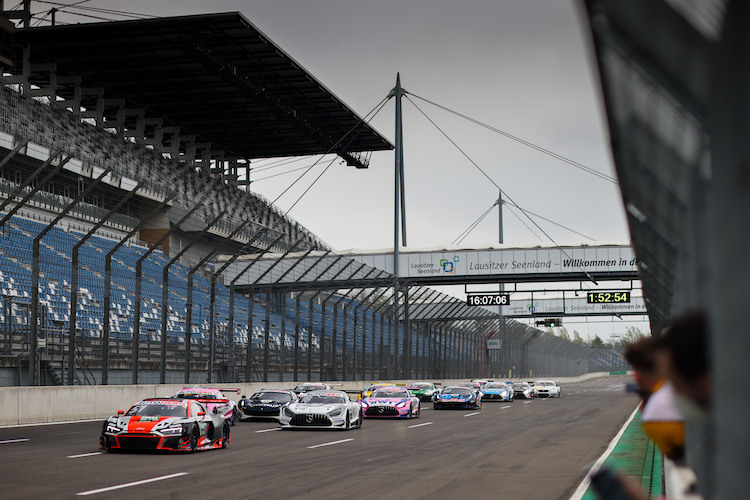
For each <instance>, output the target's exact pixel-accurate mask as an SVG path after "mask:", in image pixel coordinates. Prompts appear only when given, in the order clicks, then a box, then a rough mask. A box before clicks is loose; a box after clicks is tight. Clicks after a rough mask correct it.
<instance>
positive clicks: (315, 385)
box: [292, 382, 333, 397]
mask: <svg viewBox="0 0 750 500" xmlns="http://www.w3.org/2000/svg"><path fill="white" fill-rule="evenodd" d="M331 389H333V387H331V386H330V385H328V384H324V383H322V382H304V383H302V384H299V385H297V387H295V388H294V389H292V390H293V391H294V393H295V394H296V395H297V396H298V397H302V395H303V394H304V393H306V392H310V391H330V390H331Z"/></svg>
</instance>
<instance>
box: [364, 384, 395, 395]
mask: <svg viewBox="0 0 750 500" xmlns="http://www.w3.org/2000/svg"><path fill="white" fill-rule="evenodd" d="M381 387H396V384H392V383H390V382H377V383H374V384H370V387H368V388H367V389H362V391H361V392H360V393H359V399H365V398H367V397H370V396H371V395H372V393H373V392H374V391H375V390H376V389H380V388H381Z"/></svg>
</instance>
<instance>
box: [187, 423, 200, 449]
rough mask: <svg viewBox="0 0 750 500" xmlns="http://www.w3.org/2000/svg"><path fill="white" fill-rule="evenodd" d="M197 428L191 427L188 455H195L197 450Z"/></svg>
mask: <svg viewBox="0 0 750 500" xmlns="http://www.w3.org/2000/svg"><path fill="white" fill-rule="evenodd" d="M198 437H199V436H198V428H197V427H193V431H192V432H191V433H190V448H189V449H188V451H189V452H190V453H195V452H196V451H197V450H198Z"/></svg>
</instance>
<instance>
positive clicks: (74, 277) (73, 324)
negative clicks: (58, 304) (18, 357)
mask: <svg viewBox="0 0 750 500" xmlns="http://www.w3.org/2000/svg"><path fill="white" fill-rule="evenodd" d="M145 183H146V180H145V179H144V180H142V181H140V182H139V183H138V184H136V186H135V187H134V188H133V189H131V190H130V191H129V192H128V193H127V194H126V195H125V196H123V197H122V199H121V200H120V201H119V202H117V204H116V205H115V206H114V207H112V209H111V210H110V211H109V212H107V213H106V214H105V215H104V217H102V218H101V219H99V222H97V223H96V224H95V225H94V227H92V228H91V229H90V230H89V232H88V233H86V235H85V236H84V237H83V238H81V239H80V240H78V242H77V243H76V244H75V245H73V250H72V252H71V258H70V325H69V328H68V361H69V362H68V385H73V375H74V372H75V364H74V363H72V362H70V361H72V360H74V359H75V352H76V351H75V349H76V334H77V330H78V328H77V327H78V324H77V316H78V254H79V252H80V250H81V246H83V244H84V243H86V241H87V240H88V239H89V238H91V237H92V236H93V235H94V233H96V232H97V231H98V230H99V228H101V227H102V226H103V225H104V223H105V222H107V220H109V218H110V217H112V216H113V215H114V214H115V213H117V211H118V210H120V208H122V206H123V205H124V204H125V203H127V202H128V200H130V198H132V197H133V196H134V195H135V193H137V192H138V190H139V189H141V187H142V186H143V185H144V184H145ZM83 354H85V353H83Z"/></svg>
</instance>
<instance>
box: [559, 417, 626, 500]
mask: <svg viewBox="0 0 750 500" xmlns="http://www.w3.org/2000/svg"><path fill="white" fill-rule="evenodd" d="M638 408H639V406H636V407H635V410H633V413H631V414H630V417H629V418H628V420H627V421H626V422H625V423H624V424H622V427H620V431H619V432H618V433H617V435H616V436H615V437H613V438H612V441H610V442H609V446H608V447H607V449H606V450H604V453H602V456H601V457H599V459H598V460H597V461H596V462H595V463H594V465H592V466H591V470H589V472H588V474H586V477H584V478H583V481H581V484H579V485H578V488H576V490H575V491H574V492H573V494H572V495H570V500H581V499H582V498H583V495H585V494H586V491H588V489H589V486H591V476H592V475H593V474H594V473H596V471H598V470H599V468H600V467H601V466H602V464H603V463H604V461H605V460H607V457H609V455H610V454H612V451H614V449H615V446H617V443H619V442H620V438H621V437H622V435H623V434H625V429H627V428H628V426H629V425H630V422H632V421H633V418H635V414H636V413H638Z"/></svg>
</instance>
